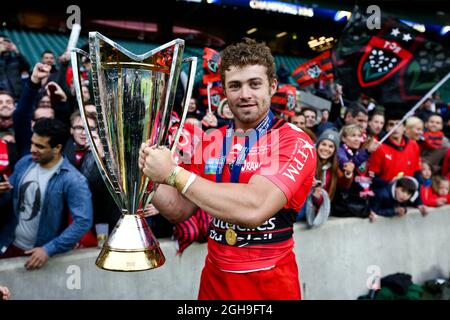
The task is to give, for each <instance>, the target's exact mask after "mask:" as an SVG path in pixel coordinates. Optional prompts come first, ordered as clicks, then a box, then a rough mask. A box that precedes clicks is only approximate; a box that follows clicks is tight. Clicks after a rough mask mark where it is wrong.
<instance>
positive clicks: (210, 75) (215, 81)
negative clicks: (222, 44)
mask: <svg viewBox="0 0 450 320" xmlns="http://www.w3.org/2000/svg"><path fill="white" fill-rule="evenodd" d="M219 65H220V53H219V52H217V51H216V50H214V49H211V48H207V47H205V48H204V49H203V77H202V81H201V83H200V86H199V92H198V93H199V100H200V101H199V102H200V104H201V109H202V110H208V83H211V89H210V99H211V110H212V111H214V110H217V108H219V105H220V102H221V101H222V100H223V99H225V95H224V94H223V88H222V81H221V79H220V72H219Z"/></svg>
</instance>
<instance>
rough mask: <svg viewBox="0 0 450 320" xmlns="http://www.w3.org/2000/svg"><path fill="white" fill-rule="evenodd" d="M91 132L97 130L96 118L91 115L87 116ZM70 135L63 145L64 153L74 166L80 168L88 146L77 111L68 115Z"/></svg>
mask: <svg viewBox="0 0 450 320" xmlns="http://www.w3.org/2000/svg"><path fill="white" fill-rule="evenodd" d="M87 120H88V123H89V127H90V131H91V133H92V132H94V131H97V125H96V120H95V119H94V118H92V116H88V117H87ZM70 124H71V126H70V134H71V137H70V138H69V140H68V141H67V143H66V145H65V146H64V154H65V155H66V156H67V160H69V162H70V163H71V164H72V165H73V166H74V167H75V168H80V167H81V163H82V161H83V158H84V156H85V155H86V152H87V150H88V148H89V144H88V141H87V135H86V131H85V130H84V124H83V120H82V119H81V115H80V112H79V111H75V112H74V113H73V114H72V115H71V116H70Z"/></svg>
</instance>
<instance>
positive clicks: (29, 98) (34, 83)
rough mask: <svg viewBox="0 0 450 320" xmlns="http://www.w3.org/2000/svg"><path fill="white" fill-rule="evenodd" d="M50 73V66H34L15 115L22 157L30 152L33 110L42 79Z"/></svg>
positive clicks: (14, 123)
mask: <svg viewBox="0 0 450 320" xmlns="http://www.w3.org/2000/svg"><path fill="white" fill-rule="evenodd" d="M49 72H50V67H49V66H48V65H45V64H42V63H37V64H36V65H35V66H34V68H33V72H32V74H31V77H30V79H29V80H28V81H27V82H25V85H24V88H23V93H22V95H21V97H20V100H19V102H18V104H17V108H16V110H15V111H14V113H13V120H14V122H13V125H14V132H15V135H16V144H17V151H18V152H19V156H20V157H22V156H24V155H26V154H28V153H29V152H30V144H31V136H32V134H33V133H32V128H31V120H32V117H33V110H34V107H35V104H36V99H37V96H38V92H39V90H40V88H41V82H42V79H44V78H46V77H48V74H49Z"/></svg>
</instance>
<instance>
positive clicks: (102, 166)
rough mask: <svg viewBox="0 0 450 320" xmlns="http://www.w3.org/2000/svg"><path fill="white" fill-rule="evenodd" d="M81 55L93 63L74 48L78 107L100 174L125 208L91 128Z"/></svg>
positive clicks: (120, 206) (85, 53)
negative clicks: (82, 87)
mask: <svg viewBox="0 0 450 320" xmlns="http://www.w3.org/2000/svg"><path fill="white" fill-rule="evenodd" d="M80 56H84V57H86V58H88V59H89V61H91V63H92V60H91V58H90V57H89V54H88V53H87V52H86V51H83V50H81V49H78V48H73V49H72V50H71V52H70V58H71V63H72V71H73V72H72V73H73V85H74V87H75V92H76V96H77V102H78V109H79V110H80V115H81V120H82V121H83V124H84V128H85V133H86V135H87V137H88V139H89V143H90V144H91V145H90V147H91V148H92V149H93V150H92V155H93V156H94V160H95V162H96V163H97V167H98V169H99V171H100V175H101V176H102V178H103V181H104V182H105V184H106V187H107V188H108V191H109V192H110V194H111V195H112V197H113V199H114V202H115V203H116V204H117V205H118V206H119V208H123V203H122V200H121V198H120V197H119V196H118V194H117V192H118V191H117V189H116V188H115V187H114V184H113V182H112V179H111V177H110V175H109V171H108V169H107V168H106V166H105V163H104V162H103V160H102V159H100V157H99V152H98V150H97V146H96V145H95V143H94V139H93V137H92V134H91V131H90V130H89V122H88V120H87V117H86V113H85V103H84V102H83V95H82V90H81V75H80V68H79V60H78V59H79V57H80ZM97 121H98V119H97ZM98 130H99V131H100V128H98ZM99 137H100V139H101V138H102V136H101V135H100V132H99ZM102 144H103V142H102Z"/></svg>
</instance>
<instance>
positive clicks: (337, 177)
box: [308, 129, 353, 216]
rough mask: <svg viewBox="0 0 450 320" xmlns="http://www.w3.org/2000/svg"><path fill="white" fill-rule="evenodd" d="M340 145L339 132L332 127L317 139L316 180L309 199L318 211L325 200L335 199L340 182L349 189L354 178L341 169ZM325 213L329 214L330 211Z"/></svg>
mask: <svg viewBox="0 0 450 320" xmlns="http://www.w3.org/2000/svg"><path fill="white" fill-rule="evenodd" d="M338 147H339V133H338V132H337V131H335V130H332V129H328V130H326V131H325V132H324V133H322V134H321V135H320V136H319V138H318V139H317V141H316V149H317V164H316V175H315V181H316V182H315V186H314V188H313V189H312V191H311V196H310V197H309V199H308V201H311V202H312V205H313V208H314V210H315V212H316V213H318V212H319V210H320V208H321V206H322V205H323V202H324V200H325V201H332V200H333V198H334V194H335V192H336V188H337V186H338V182H339V184H342V185H343V188H345V189H348V188H349V187H350V184H351V183H352V180H353V179H352V178H346V177H345V176H344V173H343V171H342V170H340V169H339V165H338V160H337V150H338ZM324 191H325V192H324ZM328 210H329V208H328ZM324 214H326V216H328V214H329V212H328V213H324Z"/></svg>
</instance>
